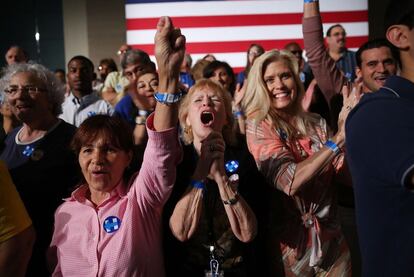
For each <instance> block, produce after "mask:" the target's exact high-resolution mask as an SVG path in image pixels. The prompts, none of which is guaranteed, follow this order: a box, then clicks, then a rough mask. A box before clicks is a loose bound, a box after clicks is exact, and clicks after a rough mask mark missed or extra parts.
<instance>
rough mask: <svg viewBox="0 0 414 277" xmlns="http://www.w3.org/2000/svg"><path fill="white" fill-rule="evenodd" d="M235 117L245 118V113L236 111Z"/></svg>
mask: <svg viewBox="0 0 414 277" xmlns="http://www.w3.org/2000/svg"><path fill="white" fill-rule="evenodd" d="M233 115H234V117H236V118H238V117H240V116H243V115H244V113H243V111H236V112H234V113H233Z"/></svg>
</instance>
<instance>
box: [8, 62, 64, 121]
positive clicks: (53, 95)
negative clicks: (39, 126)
mask: <svg viewBox="0 0 414 277" xmlns="http://www.w3.org/2000/svg"><path fill="white" fill-rule="evenodd" d="M22 72H29V73H31V74H33V75H34V76H36V78H37V79H38V80H40V81H41V82H42V83H43V84H44V86H45V88H46V96H47V99H48V101H49V103H50V104H51V105H52V114H53V115H55V116H58V115H60V114H61V113H62V103H63V101H64V99H65V87H64V85H63V84H61V82H60V81H59V80H58V79H57V78H56V77H55V74H54V73H53V72H52V71H50V70H49V69H47V68H46V67H44V66H43V65H41V64H38V63H33V62H29V63H17V64H12V65H9V66H7V67H6V68H5V70H4V71H3V74H4V75H3V77H2V78H1V79H0V93H1V94H3V96H5V98H6V100H7V94H6V93H4V90H5V89H6V88H7V87H8V86H9V85H10V81H11V78H12V77H13V76H14V75H16V74H18V73H22Z"/></svg>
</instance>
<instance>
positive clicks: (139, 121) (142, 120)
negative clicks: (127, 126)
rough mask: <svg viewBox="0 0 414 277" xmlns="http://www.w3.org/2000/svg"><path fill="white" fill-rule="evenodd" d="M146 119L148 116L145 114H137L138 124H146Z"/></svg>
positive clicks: (136, 120) (136, 121)
mask: <svg viewBox="0 0 414 277" xmlns="http://www.w3.org/2000/svg"><path fill="white" fill-rule="evenodd" d="M146 120H147V118H146V117H144V116H137V117H135V123H136V124H137V125H144V124H145V122H146Z"/></svg>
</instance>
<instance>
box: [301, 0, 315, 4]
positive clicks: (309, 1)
mask: <svg viewBox="0 0 414 277" xmlns="http://www.w3.org/2000/svg"><path fill="white" fill-rule="evenodd" d="M303 2H304V3H306V4H308V3H313V2H318V0H304V1H303Z"/></svg>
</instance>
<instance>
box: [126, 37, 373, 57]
mask: <svg viewBox="0 0 414 277" xmlns="http://www.w3.org/2000/svg"><path fill="white" fill-rule="evenodd" d="M367 40H368V36H360V37H347V39H346V45H347V47H349V48H359V46H360V45H361V44H363V43H364V42H366V41H367ZM292 41H295V42H297V43H299V45H301V47H302V48H303V40H302V39H283V40H262V41H226V42H194V43H186V49H187V52H188V53H192V54H197V53H232V52H246V51H247V49H248V48H249V46H250V44H252V43H257V44H260V45H262V46H263V47H264V48H265V49H266V50H269V49H274V48H276V49H281V48H283V47H284V46H285V45H286V44H288V43H289V42H292ZM131 46H132V47H133V48H137V49H141V50H143V51H145V52H147V53H148V54H149V55H154V44H137V45H131Z"/></svg>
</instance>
